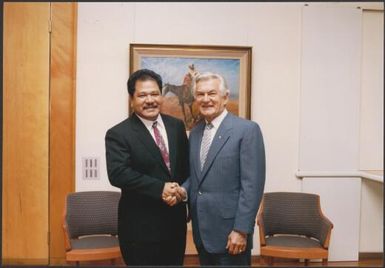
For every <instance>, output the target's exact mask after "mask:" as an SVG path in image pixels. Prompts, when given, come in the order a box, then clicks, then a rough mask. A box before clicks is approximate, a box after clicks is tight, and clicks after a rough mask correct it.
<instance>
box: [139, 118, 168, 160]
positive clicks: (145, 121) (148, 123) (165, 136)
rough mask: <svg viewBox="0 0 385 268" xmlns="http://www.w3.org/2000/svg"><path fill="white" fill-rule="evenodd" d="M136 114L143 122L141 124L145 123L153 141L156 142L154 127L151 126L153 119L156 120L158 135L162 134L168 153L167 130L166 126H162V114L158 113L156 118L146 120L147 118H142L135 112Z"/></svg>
mask: <svg viewBox="0 0 385 268" xmlns="http://www.w3.org/2000/svg"><path fill="white" fill-rule="evenodd" d="M136 115H137V116H138V118H139V119H140V121H142V122H143V124H144V125H145V127H146V128H147V130H148V131H149V132H150V134H151V136H152V138H153V139H154V141H155V143H156V139H155V134H154V129H153V128H152V125H153V124H154V122H155V121H158V124H157V127H158V129H159V132H160V135H162V138H163V140H164V143H165V145H166V148H167V152H169V153H170V150H169V149H168V139H167V131H166V127H165V126H164V123H163V120H162V116H161V115H160V114H159V115H158V118H157V119H156V120H154V121H151V120H147V119H144V118H142V117H140V116H139V115H138V114H136Z"/></svg>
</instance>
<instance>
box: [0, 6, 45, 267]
mask: <svg viewBox="0 0 385 268" xmlns="http://www.w3.org/2000/svg"><path fill="white" fill-rule="evenodd" d="M49 17H50V4H49V3H9V2H7V3H4V47H3V55H4V65H3V66H4V81H3V199H2V202H3V203H2V205H3V215H2V224H3V225H2V227H3V232H2V233H3V236H2V247H3V252H2V255H3V256H2V257H3V263H16V264H17V263H25V262H28V263H30V264H35V263H36V264H47V263H48V236H47V235H48V166H49V143H48V141H49V109H48V107H49V72H50V70H49V60H50V49H49V44H50V40H49V37H50V36H49V31H48V22H49Z"/></svg>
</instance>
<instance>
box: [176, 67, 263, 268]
mask: <svg viewBox="0 0 385 268" xmlns="http://www.w3.org/2000/svg"><path fill="white" fill-rule="evenodd" d="M194 96H195V100H196V102H197V104H198V106H199V111H200V113H201V115H202V116H203V117H204V119H205V120H203V121H202V122H200V123H198V125H197V126H196V127H195V128H194V129H193V130H192V131H191V133H190V138H189V142H190V177H189V178H188V180H187V181H186V182H185V183H184V184H183V186H182V187H180V188H178V192H180V193H181V195H182V198H185V197H186V191H187V197H188V200H189V202H190V209H191V218H192V227H193V237H194V243H195V245H196V248H197V250H198V253H199V259H200V264H201V265H226V266H227V265H235V266H241V265H250V263H251V249H252V246H253V244H252V241H253V232H254V225H255V217H256V214H257V210H258V208H259V204H260V201H261V199H262V195H263V189H264V184H265V150H264V143H263V138H262V134H261V130H260V128H259V126H258V124H257V123H255V122H252V121H249V120H245V119H241V118H239V117H237V116H235V115H233V114H231V113H229V112H228V111H227V110H226V104H227V102H228V99H229V90H228V88H227V85H226V82H225V80H224V79H223V77H222V76H220V75H218V74H213V73H203V74H200V75H198V76H197V77H196V78H195V84H194Z"/></svg>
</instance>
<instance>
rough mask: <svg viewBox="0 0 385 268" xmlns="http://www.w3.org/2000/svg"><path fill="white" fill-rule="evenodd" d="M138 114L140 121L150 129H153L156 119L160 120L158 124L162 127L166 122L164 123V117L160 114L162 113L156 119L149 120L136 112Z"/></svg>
mask: <svg viewBox="0 0 385 268" xmlns="http://www.w3.org/2000/svg"><path fill="white" fill-rule="evenodd" d="M136 115H137V116H138V118H139V119H140V121H142V123H143V124H144V125H145V126H146V128H148V129H151V128H152V125H153V124H154V122H155V121H158V126H159V127H161V128H164V124H163V120H162V117H161V116H160V114H158V118H157V119H156V120H154V121H152V120H148V119H145V118H143V117H141V116H139V115H138V114H136Z"/></svg>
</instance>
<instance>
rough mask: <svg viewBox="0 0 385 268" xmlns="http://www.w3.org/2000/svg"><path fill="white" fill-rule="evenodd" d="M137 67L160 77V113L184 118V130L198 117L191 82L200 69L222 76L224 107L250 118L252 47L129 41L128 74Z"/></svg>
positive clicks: (188, 128) (198, 118)
mask: <svg viewBox="0 0 385 268" xmlns="http://www.w3.org/2000/svg"><path fill="white" fill-rule="evenodd" d="M138 69H150V70H153V71H155V72H156V73H158V74H159V75H160V76H161V77H162V80H163V88H162V95H163V96H164V101H163V105H162V108H161V112H162V113H165V114H169V115H172V116H175V117H178V118H180V119H181V120H183V121H184V123H185V125H186V129H187V131H189V130H191V128H192V127H193V126H194V125H195V124H196V123H197V122H198V121H199V120H200V115H199V110H198V107H197V106H196V104H195V102H194V96H193V92H192V84H193V83H192V81H193V79H194V77H195V76H196V75H197V74H199V73H203V72H213V73H218V74H220V75H222V76H223V77H224V78H225V80H226V82H227V85H228V87H229V90H230V98H229V102H228V103H227V106H226V108H227V110H228V111H229V112H231V113H233V114H235V115H238V116H240V117H243V118H247V119H250V92H251V47H238V46H198V45H151V44H130V74H131V73H133V72H134V71H136V70H138ZM129 107H130V105H129ZM129 109H130V108H129ZM129 112H130V111H129Z"/></svg>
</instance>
